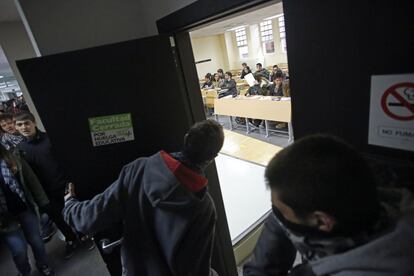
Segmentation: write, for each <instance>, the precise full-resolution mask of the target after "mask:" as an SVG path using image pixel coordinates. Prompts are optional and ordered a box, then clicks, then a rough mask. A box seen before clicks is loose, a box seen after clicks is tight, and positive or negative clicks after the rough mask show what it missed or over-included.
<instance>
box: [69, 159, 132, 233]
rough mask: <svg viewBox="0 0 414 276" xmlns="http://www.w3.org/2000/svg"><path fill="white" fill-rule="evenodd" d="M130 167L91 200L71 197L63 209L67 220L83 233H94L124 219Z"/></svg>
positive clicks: (125, 168)
mask: <svg viewBox="0 0 414 276" xmlns="http://www.w3.org/2000/svg"><path fill="white" fill-rule="evenodd" d="M127 168H128V167H124V169H123V170H122V171H121V174H120V175H119V178H118V179H117V180H116V181H115V182H114V183H112V185H111V186H109V187H108V188H107V189H106V190H105V191H104V192H103V193H101V194H99V195H97V196H95V197H94V198H93V199H91V200H86V201H82V202H79V201H78V200H77V199H76V198H70V199H69V200H67V201H66V202H65V208H64V209H63V211H62V214H63V218H64V219H65V221H66V222H67V223H68V224H69V225H71V226H73V227H74V228H75V229H76V230H77V231H79V232H81V233H83V234H86V235H88V234H94V233H95V232H97V231H99V230H103V229H105V228H108V227H110V226H112V225H115V224H117V223H119V222H121V221H122V220H123V215H124V213H125V212H124V206H125V205H124V204H125V202H126V200H127V198H128V196H127V189H126V188H124V186H125V185H127V184H129V183H130V179H129V177H128V176H129V174H128V172H127V170H128V169H127Z"/></svg>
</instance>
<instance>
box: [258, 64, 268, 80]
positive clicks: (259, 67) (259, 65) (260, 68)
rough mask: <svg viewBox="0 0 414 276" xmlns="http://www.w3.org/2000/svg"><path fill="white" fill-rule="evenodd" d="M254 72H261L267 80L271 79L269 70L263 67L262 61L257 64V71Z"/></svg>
mask: <svg viewBox="0 0 414 276" xmlns="http://www.w3.org/2000/svg"><path fill="white" fill-rule="evenodd" d="M254 73H255V74H261V75H262V76H263V77H264V78H266V79H267V80H268V79H269V71H267V70H266V69H265V68H263V67H262V64H261V63H257V64H256V72H254Z"/></svg>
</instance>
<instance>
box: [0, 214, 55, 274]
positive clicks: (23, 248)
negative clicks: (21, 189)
mask: <svg viewBox="0 0 414 276" xmlns="http://www.w3.org/2000/svg"><path fill="white" fill-rule="evenodd" d="M17 218H18V220H19V222H20V224H21V229H20V230H18V231H14V232H11V233H7V234H3V235H2V236H1V238H2V239H3V241H4V242H5V244H6V245H7V247H8V248H9V249H10V251H11V253H12V255H13V260H14V264H15V265H16V267H17V270H19V272H20V273H22V274H23V275H29V274H30V270H31V269H30V263H29V259H28V257H27V244H28V243H29V244H30V246H31V248H32V251H33V255H34V257H35V259H36V266H37V267H38V268H41V267H42V266H44V265H48V261H47V255H46V249H45V245H44V243H43V240H42V238H41V237H40V229H39V219H38V218H37V216H36V214H35V213H33V212H32V211H25V212H23V213H21V214H19V215H18V216H17Z"/></svg>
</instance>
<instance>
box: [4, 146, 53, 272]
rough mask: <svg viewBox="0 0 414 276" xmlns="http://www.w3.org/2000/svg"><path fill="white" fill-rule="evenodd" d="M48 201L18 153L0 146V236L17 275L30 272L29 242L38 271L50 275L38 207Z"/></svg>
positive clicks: (43, 205) (46, 203)
mask: <svg viewBox="0 0 414 276" xmlns="http://www.w3.org/2000/svg"><path fill="white" fill-rule="evenodd" d="M48 204H49V200H48V199H47V196H46V194H45V192H44V191H43V188H42V186H41V185H40V183H39V180H38V179H37V177H36V176H35V175H34V173H33V171H32V170H31V168H30V167H29V165H27V163H26V162H25V161H24V160H22V159H20V157H19V155H18V152H16V153H15V155H13V154H12V153H11V152H10V151H7V150H6V149H5V148H4V147H3V146H1V145H0V239H1V240H3V242H4V243H5V244H6V246H7V247H8V248H9V249H10V251H11V253H12V256H13V261H14V263H15V265H16V267H17V270H18V271H19V274H18V275H21V276H28V275H30V271H31V267H30V263H29V258H28V256H27V245H28V244H30V246H31V248H32V251H33V255H34V257H35V260H36V266H37V269H38V270H39V272H40V273H41V274H42V275H45V276H51V275H54V274H55V273H54V271H53V270H52V269H51V268H50V266H49V261H48V258H47V255H46V249H45V245H44V243H43V240H42V238H41V236H40V229H39V217H38V208H39V207H45V206H47V205H48Z"/></svg>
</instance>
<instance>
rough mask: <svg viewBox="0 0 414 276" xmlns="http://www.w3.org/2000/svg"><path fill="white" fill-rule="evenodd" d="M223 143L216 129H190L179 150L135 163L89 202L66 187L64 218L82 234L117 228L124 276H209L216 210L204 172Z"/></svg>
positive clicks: (205, 125) (211, 124)
mask: <svg viewBox="0 0 414 276" xmlns="http://www.w3.org/2000/svg"><path fill="white" fill-rule="evenodd" d="M223 141H224V133H223V128H222V126H221V125H220V124H219V123H217V122H216V121H212V120H206V121H203V122H199V123H196V124H195V125H194V126H192V127H191V129H190V130H189V131H188V133H187V134H186V136H185V138H184V147H183V150H182V151H181V152H178V153H171V154H169V153H167V152H165V151H160V152H158V153H156V154H154V155H152V156H150V157H145V158H139V159H137V160H135V161H133V162H132V163H130V164H128V165H126V166H125V167H124V168H123V169H122V171H121V173H120V175H119V178H118V179H117V180H116V181H115V182H114V183H113V184H112V185H111V186H110V187H109V188H108V189H106V191H104V192H103V193H102V194H99V195H97V196H96V197H94V198H93V199H92V200H88V201H83V202H79V201H78V200H77V199H76V198H75V197H74V196H75V195H74V192H73V190H72V189H73V187H72V188H71V189H69V191H70V193H69V195H68V196H67V198H66V199H67V200H66V204H65V209H64V211H63V212H64V216H65V220H66V221H67V222H68V223H69V224H70V225H73V226H74V227H75V228H76V229H77V230H78V231H79V232H82V233H87V234H93V233H95V232H98V231H100V230H102V229H105V228H107V227H108V226H110V225H114V224H116V223H120V222H122V223H123V225H124V232H123V241H122V249H121V250H122V264H123V268H124V273H123V275H127V276H135V275H140V276H146V275H148V276H152V275H157V276H173V275H176V276H209V275H211V274H212V270H211V268H210V260H211V253H212V246H213V238H214V228H215V223H216V211H215V207H214V203H213V201H212V199H211V197H210V194H209V192H208V189H207V179H206V178H205V176H204V173H203V171H204V169H205V168H206V167H207V166H208V164H209V163H210V162H211V161H212V160H213V159H214V158H215V157H216V156H217V154H218V152H219V151H220V149H221V147H222V146H223Z"/></svg>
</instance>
